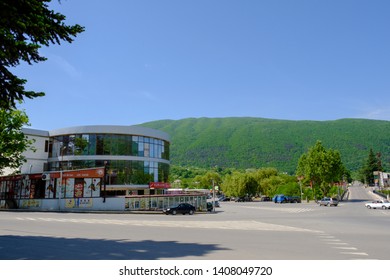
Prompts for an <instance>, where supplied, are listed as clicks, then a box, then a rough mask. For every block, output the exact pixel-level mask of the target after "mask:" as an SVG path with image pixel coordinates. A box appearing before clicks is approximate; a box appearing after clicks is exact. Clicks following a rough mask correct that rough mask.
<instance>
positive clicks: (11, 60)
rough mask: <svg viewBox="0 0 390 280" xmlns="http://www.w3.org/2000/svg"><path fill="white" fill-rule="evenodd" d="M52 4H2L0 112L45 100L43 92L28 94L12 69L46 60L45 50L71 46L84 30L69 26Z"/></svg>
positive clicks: (23, 0)
mask: <svg viewBox="0 0 390 280" xmlns="http://www.w3.org/2000/svg"><path fill="white" fill-rule="evenodd" d="M49 2H51V0H17V1H15V0H0V45H1V47H0V108H3V109H12V108H15V107H16V104H17V103H18V102H22V101H23V100H24V99H25V98H30V99H31V98H35V97H38V96H43V95H44V93H43V92H35V91H26V90H25V87H24V85H25V83H26V80H25V79H21V78H19V77H17V76H16V75H14V74H13V73H12V72H11V70H10V68H11V67H15V66H17V65H19V64H20V62H21V61H24V62H27V63H28V64H32V63H38V62H41V61H44V60H46V58H45V57H43V56H42V55H40V54H39V49H40V48H41V47H42V46H49V44H60V43H61V41H66V42H69V43H71V42H72V41H73V37H75V36H76V35H77V34H79V33H80V32H83V31H84V27H82V26H80V25H78V24H76V25H66V24H65V16H64V15H62V14H60V13H56V12H54V11H53V10H50V9H49V7H48V3H49Z"/></svg>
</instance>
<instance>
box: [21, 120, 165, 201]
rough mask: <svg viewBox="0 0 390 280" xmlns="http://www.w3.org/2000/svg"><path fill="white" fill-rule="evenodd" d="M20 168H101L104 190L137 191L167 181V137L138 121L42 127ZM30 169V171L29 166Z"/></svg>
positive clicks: (31, 134) (34, 133)
mask: <svg viewBox="0 0 390 280" xmlns="http://www.w3.org/2000/svg"><path fill="white" fill-rule="evenodd" d="M24 133H25V134H26V135H27V136H28V137H29V138H30V139H34V140H35V145H34V147H35V149H36V151H35V152H34V153H32V152H28V154H27V155H26V159H27V162H26V163H24V165H23V166H22V167H21V173H23V174H29V173H32V172H33V173H38V172H50V171H67V170H78V169H85V168H97V167H106V168H107V177H108V178H107V193H108V195H129V194H141V195H142V194H143V190H144V189H148V188H149V184H150V183H151V182H163V183H164V182H168V176H169V166H170V161H169V147H170V137H169V135H168V134H167V133H165V132H162V131H159V130H155V129H150V128H145V127H140V126H111V125H93V126H77V127H70V128H62V129H56V130H52V131H42V130H34V129H24ZM31 171H32V172H31Z"/></svg>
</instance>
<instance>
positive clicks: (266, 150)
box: [141, 117, 390, 173]
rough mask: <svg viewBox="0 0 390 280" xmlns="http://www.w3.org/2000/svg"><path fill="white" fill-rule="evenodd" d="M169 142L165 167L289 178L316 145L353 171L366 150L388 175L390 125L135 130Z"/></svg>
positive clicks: (259, 122)
mask: <svg viewBox="0 0 390 280" xmlns="http://www.w3.org/2000/svg"><path fill="white" fill-rule="evenodd" d="M141 126H145V127H150V128H155V129H159V130H162V131H165V132H167V133H169V134H170V136H171V140H172V143H171V163H172V164H173V165H180V166H196V167H214V166H218V167H222V168H226V167H233V168H261V167H276V168H277V169H278V170H280V171H285V172H288V173H294V172H295V170H296V166H297V162H298V159H299V157H300V156H301V155H302V154H303V153H305V152H307V149H308V148H309V147H311V146H313V145H314V144H315V143H316V141H317V140H320V141H321V142H322V144H323V146H324V147H326V148H330V149H335V150H338V151H339V152H340V154H341V156H342V160H343V162H344V164H345V166H346V167H347V168H349V169H350V170H352V171H356V170H358V169H360V168H361V167H362V164H363V162H364V161H365V160H366V159H367V156H368V154H369V150H370V148H372V149H373V151H374V152H375V153H378V152H380V153H381V159H382V164H383V166H384V168H385V169H386V170H389V169H390V168H389V167H390V166H389V162H390V122H389V121H379V120H367V119H340V120H335V121H288V120H275V119H263V118H246V117H237V118H188V119H182V120H159V121H153V122H148V123H144V124H141Z"/></svg>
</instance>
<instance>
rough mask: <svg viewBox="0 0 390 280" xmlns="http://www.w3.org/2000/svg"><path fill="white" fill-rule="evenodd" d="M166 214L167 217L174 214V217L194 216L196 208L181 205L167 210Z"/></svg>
mask: <svg viewBox="0 0 390 280" xmlns="http://www.w3.org/2000/svg"><path fill="white" fill-rule="evenodd" d="M164 213H165V214H166V215H169V214H172V215H176V214H183V215H185V214H190V215H192V214H194V213H195V207H194V206H193V205H191V204H189V203H180V204H179V205H177V206H175V207H170V208H167V209H165V210H164Z"/></svg>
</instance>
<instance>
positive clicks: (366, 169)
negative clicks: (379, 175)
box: [360, 149, 383, 185]
mask: <svg viewBox="0 0 390 280" xmlns="http://www.w3.org/2000/svg"><path fill="white" fill-rule="evenodd" d="M380 158H381V154H380V153H377V155H376V156H375V153H374V151H373V150H372V149H370V151H369V153H368V157H367V159H366V161H365V163H364V165H363V167H362V169H361V170H360V180H361V181H362V182H364V183H366V184H369V185H372V184H374V171H383V168H382V162H381V159H380Z"/></svg>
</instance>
